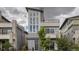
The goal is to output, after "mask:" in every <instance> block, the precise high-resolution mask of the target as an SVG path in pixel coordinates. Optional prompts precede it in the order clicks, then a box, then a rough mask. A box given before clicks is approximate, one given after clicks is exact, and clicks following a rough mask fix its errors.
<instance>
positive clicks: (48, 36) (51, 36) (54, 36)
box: [46, 33, 57, 38]
mask: <svg viewBox="0 0 79 59" xmlns="http://www.w3.org/2000/svg"><path fill="white" fill-rule="evenodd" d="M56 37H57V35H56V34H52V33H49V34H46V38H56Z"/></svg>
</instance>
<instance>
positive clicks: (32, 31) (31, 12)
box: [26, 7, 44, 50]
mask: <svg viewBox="0 0 79 59" xmlns="http://www.w3.org/2000/svg"><path fill="white" fill-rule="evenodd" d="M26 11H27V15H28V16H27V21H28V25H27V26H28V49H29V50H39V42H38V34H37V33H38V30H39V29H40V24H41V22H42V21H44V19H43V11H42V10H41V8H33V7H32V8H31V7H30V8H29V7H26Z"/></svg>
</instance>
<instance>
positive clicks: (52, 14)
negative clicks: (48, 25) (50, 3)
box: [0, 7, 79, 26]
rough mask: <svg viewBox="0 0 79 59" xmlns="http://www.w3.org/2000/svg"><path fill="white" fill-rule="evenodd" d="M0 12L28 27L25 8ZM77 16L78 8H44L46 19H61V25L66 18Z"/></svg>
mask: <svg viewBox="0 0 79 59" xmlns="http://www.w3.org/2000/svg"><path fill="white" fill-rule="evenodd" d="M0 10H1V11H2V14H3V15H4V16H5V17H6V18H8V19H9V20H17V21H18V23H19V24H21V25H23V26H25V25H26V23H27V20H26V19H27V12H26V9H25V8H24V7H1V8H0ZM76 15H79V8H76V7H44V18H45V19H46V20H49V19H55V18H56V19H59V20H60V24H62V22H63V21H64V19H65V18H67V17H71V16H76Z"/></svg>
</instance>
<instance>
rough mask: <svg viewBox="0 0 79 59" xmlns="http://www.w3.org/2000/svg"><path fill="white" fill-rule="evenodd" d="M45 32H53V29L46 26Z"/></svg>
mask: <svg viewBox="0 0 79 59" xmlns="http://www.w3.org/2000/svg"><path fill="white" fill-rule="evenodd" d="M46 33H54V29H52V28H47V29H46Z"/></svg>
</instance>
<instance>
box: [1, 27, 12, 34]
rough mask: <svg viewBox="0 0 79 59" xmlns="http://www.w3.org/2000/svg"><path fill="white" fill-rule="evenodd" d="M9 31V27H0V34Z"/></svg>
mask: <svg viewBox="0 0 79 59" xmlns="http://www.w3.org/2000/svg"><path fill="white" fill-rule="evenodd" d="M11 31H12V30H11V28H0V34H8V33H10V32H11Z"/></svg>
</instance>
